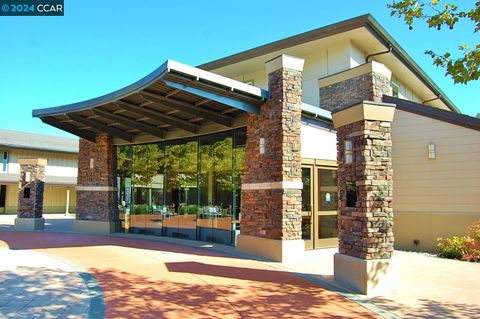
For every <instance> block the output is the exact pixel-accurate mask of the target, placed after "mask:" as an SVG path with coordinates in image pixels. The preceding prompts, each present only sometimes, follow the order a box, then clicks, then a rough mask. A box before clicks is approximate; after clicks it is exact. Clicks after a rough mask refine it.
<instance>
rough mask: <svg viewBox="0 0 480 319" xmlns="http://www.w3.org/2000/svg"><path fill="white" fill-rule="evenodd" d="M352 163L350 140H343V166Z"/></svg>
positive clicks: (351, 143)
mask: <svg viewBox="0 0 480 319" xmlns="http://www.w3.org/2000/svg"><path fill="white" fill-rule="evenodd" d="M352 163H353V142H352V140H349V139H348V140H345V164H352Z"/></svg>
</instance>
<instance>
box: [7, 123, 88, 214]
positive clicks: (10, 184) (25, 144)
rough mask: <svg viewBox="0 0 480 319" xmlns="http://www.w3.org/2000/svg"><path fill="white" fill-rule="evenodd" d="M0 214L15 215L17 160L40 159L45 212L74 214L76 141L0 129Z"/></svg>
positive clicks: (18, 173) (16, 209) (18, 174)
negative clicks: (42, 168)
mask: <svg viewBox="0 0 480 319" xmlns="http://www.w3.org/2000/svg"><path fill="white" fill-rule="evenodd" d="M0 156H1V158H2V162H1V163H0V214H16V213H17V212H18V193H19V189H18V187H19V179H20V164H19V160H21V159H29V158H42V159H46V160H47V166H46V170H45V188H44V204H43V212H44V213H66V212H70V213H74V212H75V208H76V191H75V187H76V184H77V162H78V139H74V138H64V137H57V136H50V135H43V134H32V133H27V132H19V131H10V130H0Z"/></svg>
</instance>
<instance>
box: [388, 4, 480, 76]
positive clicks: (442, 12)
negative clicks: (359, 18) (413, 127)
mask: <svg viewBox="0 0 480 319" xmlns="http://www.w3.org/2000/svg"><path fill="white" fill-rule="evenodd" d="M387 6H388V8H389V9H390V10H391V11H390V14H391V16H396V17H399V18H403V20H404V21H405V23H406V24H407V25H408V26H409V28H410V30H412V29H413V25H414V22H415V21H416V20H423V21H424V22H426V23H427V24H428V27H429V28H436V29H437V30H441V29H442V28H445V27H448V28H449V29H453V28H454V27H455V25H456V24H457V23H458V22H460V21H470V22H473V24H474V27H473V33H476V32H478V31H479V30H480V1H477V2H476V3H475V4H474V5H473V8H468V9H466V10H460V9H459V7H458V6H457V5H455V4H453V3H451V2H450V3H449V2H445V3H442V2H441V0H400V1H395V0H394V1H393V2H392V3H390V4H388V5H387ZM425 54H428V55H430V56H431V57H432V59H433V64H434V65H436V66H437V67H442V68H444V69H445V75H446V76H450V77H451V78H452V79H453V81H454V83H462V84H466V83H468V82H469V81H473V80H478V78H479V77H480V71H479V68H480V44H475V46H474V47H473V48H470V47H469V46H468V45H466V44H460V45H459V47H458V51H457V54H456V56H453V55H452V54H451V53H450V52H445V53H443V54H438V53H436V52H433V51H432V50H427V51H425Z"/></svg>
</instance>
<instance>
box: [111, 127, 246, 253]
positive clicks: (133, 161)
mask: <svg viewBox="0 0 480 319" xmlns="http://www.w3.org/2000/svg"><path fill="white" fill-rule="evenodd" d="M245 133H246V132H245V129H238V130H235V131H230V132H224V133H219V134H212V135H207V136H201V137H198V138H191V139H183V140H176V141H168V142H160V143H152V144H143V145H134V146H118V147H117V158H118V177H117V182H118V197H119V211H120V216H121V217H120V218H121V219H122V220H123V221H124V227H125V229H126V231H129V232H134V233H146V234H154V235H164V236H173V237H181V238H188V239H201V240H207V241H216V242H221V243H226V244H228V243H231V242H232V230H233V229H235V227H234V224H235V223H237V222H238V218H239V211H240V196H241V180H242V175H243V166H244V161H245V140H246V137H245V135H246V134H245Z"/></svg>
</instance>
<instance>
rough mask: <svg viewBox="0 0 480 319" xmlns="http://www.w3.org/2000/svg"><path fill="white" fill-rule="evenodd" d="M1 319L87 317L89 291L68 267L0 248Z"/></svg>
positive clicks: (41, 255) (27, 252) (46, 257)
mask: <svg viewBox="0 0 480 319" xmlns="http://www.w3.org/2000/svg"><path fill="white" fill-rule="evenodd" d="M0 260H1V263H0V318H25V319H27V318H28V319H30V318H87V315H88V310H89V306H90V294H89V289H88V287H87V286H86V284H85V282H84V281H83V279H82V278H81V276H80V275H79V273H78V272H76V271H75V270H74V269H73V268H72V267H71V266H70V265H68V264H66V263H64V262H61V261H59V260H57V259H55V258H51V257H49V256H46V255H43V254H38V253H35V252H32V251H29V250H24V251H16V250H9V249H5V248H0Z"/></svg>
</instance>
